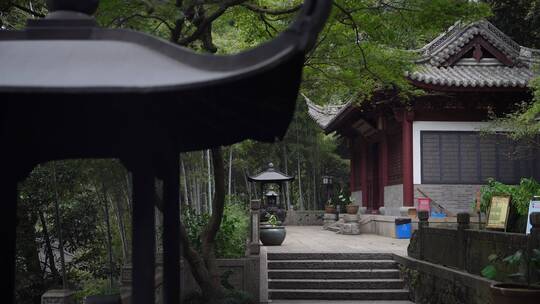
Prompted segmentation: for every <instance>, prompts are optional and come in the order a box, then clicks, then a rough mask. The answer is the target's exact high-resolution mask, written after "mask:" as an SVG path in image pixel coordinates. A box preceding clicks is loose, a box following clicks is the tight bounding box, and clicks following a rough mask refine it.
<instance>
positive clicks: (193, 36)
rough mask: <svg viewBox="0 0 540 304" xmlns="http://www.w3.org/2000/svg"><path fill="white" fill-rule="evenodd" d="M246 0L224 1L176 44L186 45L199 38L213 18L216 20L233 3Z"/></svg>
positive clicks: (233, 4)
mask: <svg viewBox="0 0 540 304" xmlns="http://www.w3.org/2000/svg"><path fill="white" fill-rule="evenodd" d="M245 1H247V0H232V1H229V2H226V3H224V4H222V5H221V6H220V7H219V8H218V9H217V10H216V11H215V12H213V13H212V14H211V15H210V16H208V17H207V18H205V19H203V20H202V21H201V22H200V23H199V24H198V25H197V29H196V30H195V31H194V32H193V33H192V34H191V35H189V36H187V37H185V38H182V39H180V40H178V42H177V43H178V44H180V45H188V44H190V43H192V42H193V41H195V40H197V39H199V38H200V37H201V36H202V35H203V34H204V32H205V31H206V30H207V28H208V26H209V25H210V24H211V23H212V22H214V20H216V19H217V18H219V17H220V16H221V15H223V14H224V13H225V12H226V11H227V9H229V8H230V7H232V6H235V5H239V4H242V3H243V2H245Z"/></svg>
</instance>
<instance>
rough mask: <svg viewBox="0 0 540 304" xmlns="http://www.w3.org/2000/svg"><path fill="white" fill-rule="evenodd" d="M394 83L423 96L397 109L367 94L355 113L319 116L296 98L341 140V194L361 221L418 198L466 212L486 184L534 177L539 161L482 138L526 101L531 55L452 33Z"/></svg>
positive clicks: (536, 53)
mask: <svg viewBox="0 0 540 304" xmlns="http://www.w3.org/2000/svg"><path fill="white" fill-rule="evenodd" d="M418 52H419V56H418V59H417V61H416V64H417V69H415V70H414V71H413V72H409V73H406V74H405V76H404V77H407V79H408V80H409V81H410V82H411V83H412V84H413V85H414V86H415V87H418V88H421V89H423V90H424V91H425V92H426V94H423V95H421V96H418V97H415V98H413V99H412V100H409V101H407V102H405V101H403V100H401V99H400V98H399V96H398V95H397V94H396V92H391V91H389V90H385V91H378V92H375V94H374V95H373V97H372V99H371V100H369V101H366V102H363V103H361V104H360V103H358V102H355V101H349V102H347V103H345V104H343V105H340V106H335V105H334V106H327V107H321V106H318V105H316V104H314V103H313V102H311V101H310V100H309V99H307V98H306V101H307V104H308V110H309V114H310V116H311V117H312V118H313V120H315V121H316V122H317V123H318V124H319V125H320V126H321V127H322V128H323V129H324V131H325V132H326V133H332V132H336V133H337V134H338V135H339V136H341V137H343V138H345V139H346V141H347V142H348V145H349V151H350V157H351V172H350V188H351V192H352V194H353V196H355V198H356V201H357V202H362V206H363V207H365V208H366V209H367V212H368V213H382V214H385V215H400V214H406V213H407V211H408V209H409V208H411V207H413V206H415V205H416V204H417V199H416V198H418V197H424V194H423V193H425V195H427V196H429V197H430V198H432V199H434V200H436V201H437V202H438V203H439V204H441V205H443V207H445V208H446V209H448V210H450V211H452V212H467V211H471V203H472V202H473V201H474V199H475V195H476V192H477V191H478V190H479V188H480V187H481V185H482V184H485V183H486V181H487V179H488V178H494V179H496V180H498V181H501V182H504V183H509V184H515V183H518V182H519V180H520V178H522V177H536V178H538V177H540V157H537V155H536V153H533V152H531V151H530V150H528V149H527V148H526V147H525V146H523V145H520V144H518V143H515V142H511V141H510V140H508V139H507V138H506V137H505V136H503V135H489V136H486V135H483V134H482V133H481V130H482V129H484V128H485V127H486V126H487V124H488V123H487V122H486V121H487V120H488V118H489V113H490V112H491V111H492V112H494V113H505V112H508V111H510V110H511V109H513V107H514V106H515V105H516V103H519V102H522V101H524V100H530V98H531V92H530V90H529V87H528V83H529V81H530V80H531V79H532V78H533V77H534V76H535V72H534V68H535V67H537V65H538V63H539V61H538V58H539V57H540V50H536V49H531V48H527V47H523V46H520V45H519V44H518V43H516V42H515V41H513V40H512V39H511V38H509V37H508V36H506V35H505V34H504V33H502V32H501V31H500V30H499V29H497V28H496V27H495V26H494V25H493V24H491V23H489V22H487V21H479V22H475V23H471V24H461V23H456V24H455V25H454V26H452V27H451V28H449V29H448V31H446V32H445V33H443V34H441V35H440V36H439V37H437V38H436V39H435V40H433V41H432V42H430V43H429V44H427V45H426V46H424V47H423V48H422V49H420V50H418Z"/></svg>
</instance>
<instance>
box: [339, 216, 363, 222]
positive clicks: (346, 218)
mask: <svg viewBox="0 0 540 304" xmlns="http://www.w3.org/2000/svg"><path fill="white" fill-rule="evenodd" d="M359 219H360V217H359V216H358V215H357V214H345V215H343V221H345V223H352V222H358V220H359Z"/></svg>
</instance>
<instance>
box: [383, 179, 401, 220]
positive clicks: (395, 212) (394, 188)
mask: <svg viewBox="0 0 540 304" xmlns="http://www.w3.org/2000/svg"><path fill="white" fill-rule="evenodd" d="M401 207H403V184H398V185H391V186H386V187H384V215H391V216H399V215H400V213H399V208H401Z"/></svg>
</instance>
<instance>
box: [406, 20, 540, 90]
mask: <svg viewBox="0 0 540 304" xmlns="http://www.w3.org/2000/svg"><path fill="white" fill-rule="evenodd" d="M475 36H481V37H482V38H483V39H485V40H486V41H487V42H489V43H490V44H491V45H492V46H493V47H495V48H496V49H497V50H499V51H500V52H502V53H503V54H505V55H506V56H507V57H508V58H509V59H511V60H512V62H513V63H514V66H506V65H504V64H503V63H501V62H499V61H498V60H497V59H495V58H483V59H482V60H481V61H480V62H476V60H474V59H472V58H463V59H461V60H460V61H458V62H457V63H455V64H454V65H453V66H447V65H448V64H447V60H448V59H449V58H450V57H451V56H452V55H454V54H457V53H458V52H460V51H461V50H462V48H463V47H464V46H465V45H467V43H469V42H470V41H471V40H472V39H473V38H474V37H475ZM417 52H418V53H419V55H420V59H419V60H418V61H417V62H416V63H417V65H418V68H417V70H416V71H414V72H410V73H407V74H406V76H407V77H409V78H410V79H412V80H415V81H419V82H423V83H425V84H430V85H439V86H451V87H463V88H492V87H493V88H520V87H521V88H525V87H527V85H528V82H529V81H530V80H531V78H532V77H534V73H533V66H534V65H535V64H538V63H540V61H539V60H538V59H539V58H540V50H537V49H531V48H526V47H523V46H520V45H519V44H517V43H516V42H515V41H513V40H512V39H511V38H510V37H508V36H507V35H505V34H504V33H502V32H501V31H500V30H499V29H497V28H496V27H495V26H494V25H493V24H491V23H489V22H488V21H478V22H474V23H471V24H468V25H464V24H462V23H459V22H458V23H456V24H455V25H454V26H452V27H450V28H449V29H448V31H446V32H445V33H443V34H441V35H440V36H439V37H437V38H436V39H435V40H433V41H432V42H430V43H428V44H427V45H426V46H424V47H423V48H422V49H420V50H418V51H417Z"/></svg>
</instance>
